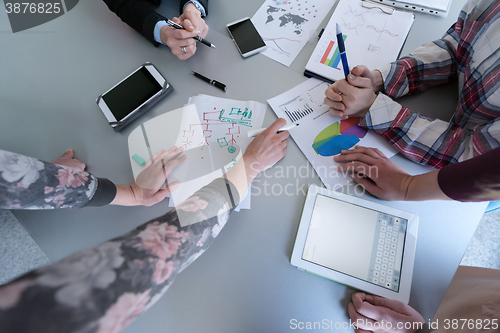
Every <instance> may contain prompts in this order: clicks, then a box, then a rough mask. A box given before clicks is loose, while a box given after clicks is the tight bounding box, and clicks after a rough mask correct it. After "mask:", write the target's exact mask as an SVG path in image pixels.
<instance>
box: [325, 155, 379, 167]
mask: <svg viewBox="0 0 500 333" xmlns="http://www.w3.org/2000/svg"><path fill="white" fill-rule="evenodd" d="M333 159H334V160H335V162H339V163H341V162H362V163H364V166H366V167H369V166H373V165H374V164H375V159H374V158H373V157H371V156H368V155H366V154H364V153H347V152H346V153H344V154H342V155H337V156H335V157H334V158H333Z"/></svg>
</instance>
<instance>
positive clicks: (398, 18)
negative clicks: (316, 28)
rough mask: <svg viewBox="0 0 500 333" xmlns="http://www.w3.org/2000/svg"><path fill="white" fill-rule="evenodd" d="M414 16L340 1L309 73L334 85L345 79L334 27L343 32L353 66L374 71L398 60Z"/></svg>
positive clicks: (355, 2)
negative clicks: (386, 12)
mask: <svg viewBox="0 0 500 333" xmlns="http://www.w3.org/2000/svg"><path fill="white" fill-rule="evenodd" d="M413 20H414V16H413V14H412V13H408V12H402V11H396V12H394V14H393V15H387V14H385V13H383V12H381V11H380V10H378V9H368V8H364V7H363V6H362V5H361V1H357V0H355V1H353V0H340V1H339V3H338V4H337V7H336V8H335V12H334V13H333V15H332V17H331V19H330V21H329V22H328V25H327V27H326V29H325V31H324V33H323V35H322V37H321V39H320V40H319V42H318V45H316V48H315V49H314V52H313V54H312V55H311V58H309V61H308V63H307V65H306V71H309V72H312V73H315V74H317V75H320V76H323V77H325V78H327V79H330V80H332V81H336V80H339V79H342V78H343V77H344V71H343V68H342V62H341V61H340V56H339V51H338V50H339V49H338V46H337V36H336V31H335V24H336V23H338V25H339V26H340V28H341V29H342V34H343V37H344V43H345V48H346V55H347V60H348V62H349V64H350V66H356V65H365V66H367V67H368V68H369V69H371V70H373V69H376V68H381V67H382V66H384V65H386V64H388V63H390V62H392V61H394V60H396V59H397V57H398V55H399V52H400V51H401V48H402V46H403V43H404V41H405V39H406V36H407V35H408V33H409V31H410V28H411V26H412V24H413Z"/></svg>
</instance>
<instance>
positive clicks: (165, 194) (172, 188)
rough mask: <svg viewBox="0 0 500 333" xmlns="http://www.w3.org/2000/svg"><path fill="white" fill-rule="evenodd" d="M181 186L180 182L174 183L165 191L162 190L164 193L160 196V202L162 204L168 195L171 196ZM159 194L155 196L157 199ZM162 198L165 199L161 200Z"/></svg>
mask: <svg viewBox="0 0 500 333" xmlns="http://www.w3.org/2000/svg"><path fill="white" fill-rule="evenodd" d="M180 185H181V183H179V182H178V181H175V182H173V183H170V184H168V186H167V187H166V188H165V189H163V190H160V191H162V192H163V193H162V194H160V195H159V197H160V200H159V201H158V202H160V201H161V200H163V199H165V197H166V196H167V195H169V194H170V193H172V192H173V191H175V190H176V189H177V188H178V187H179V186H180ZM160 191H158V192H160ZM157 194H158V193H156V194H155V195H154V196H155V197H156V195H157ZM162 196H163V198H161V197H162Z"/></svg>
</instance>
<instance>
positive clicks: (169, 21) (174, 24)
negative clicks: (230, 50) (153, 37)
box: [167, 20, 216, 49]
mask: <svg viewBox="0 0 500 333" xmlns="http://www.w3.org/2000/svg"><path fill="white" fill-rule="evenodd" d="M167 25H169V26H171V27H172V28H175V29H179V30H185V29H184V28H183V27H182V26H181V25H179V24H177V23H175V22H174V21H172V20H167ZM193 38H194V39H196V40H198V41H200V42H202V43H203V44H205V45H206V46H210V47H211V48H213V49H215V48H216V47H215V45H214V44H212V43H210V42H209V41H208V40H206V39H203V38H201V37H200V36H194V37H193Z"/></svg>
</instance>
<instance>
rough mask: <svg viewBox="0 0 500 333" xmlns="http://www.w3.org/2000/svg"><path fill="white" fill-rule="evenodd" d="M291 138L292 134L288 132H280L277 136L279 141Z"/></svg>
mask: <svg viewBox="0 0 500 333" xmlns="http://www.w3.org/2000/svg"><path fill="white" fill-rule="evenodd" d="M289 136H290V132H288V131H283V132H279V133H278V135H276V137H277V138H278V140H279V141H284V140H286V139H287V138H288V137H289Z"/></svg>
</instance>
